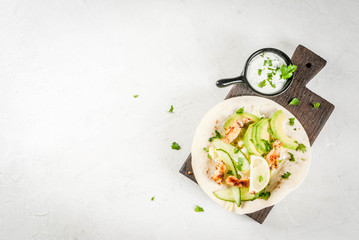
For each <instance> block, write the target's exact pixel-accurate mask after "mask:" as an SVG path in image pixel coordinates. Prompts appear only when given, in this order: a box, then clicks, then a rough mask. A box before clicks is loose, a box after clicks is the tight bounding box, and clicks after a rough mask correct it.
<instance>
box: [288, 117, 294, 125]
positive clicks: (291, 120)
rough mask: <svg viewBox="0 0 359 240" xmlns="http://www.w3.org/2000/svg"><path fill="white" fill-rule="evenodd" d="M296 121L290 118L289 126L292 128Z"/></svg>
mask: <svg viewBox="0 0 359 240" xmlns="http://www.w3.org/2000/svg"><path fill="white" fill-rule="evenodd" d="M294 120H295V118H289V125H290V126H293V125H294Z"/></svg>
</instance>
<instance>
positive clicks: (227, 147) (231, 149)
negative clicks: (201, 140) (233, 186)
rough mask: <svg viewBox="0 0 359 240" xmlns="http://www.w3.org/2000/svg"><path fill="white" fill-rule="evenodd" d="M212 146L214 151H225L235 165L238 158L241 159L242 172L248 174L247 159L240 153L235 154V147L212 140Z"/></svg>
mask: <svg viewBox="0 0 359 240" xmlns="http://www.w3.org/2000/svg"><path fill="white" fill-rule="evenodd" d="M212 144H213V145H214V147H215V148H216V149H223V150H225V151H226V152H227V153H228V154H229V155H230V156H231V158H232V159H233V160H234V161H235V162H236V163H238V158H242V160H243V165H242V172H243V173H249V171H250V166H249V160H248V158H247V157H246V156H245V155H244V154H243V153H242V152H241V151H238V152H237V153H235V152H234V150H235V149H236V147H235V146H233V145H231V144H228V143H225V142H223V141H222V140H220V139H214V140H213V142H212Z"/></svg>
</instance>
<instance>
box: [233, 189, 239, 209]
mask: <svg viewBox="0 0 359 240" xmlns="http://www.w3.org/2000/svg"><path fill="white" fill-rule="evenodd" d="M231 188H232V193H233V197H234V201H235V202H236V204H237V207H239V206H241V190H240V189H239V187H231Z"/></svg>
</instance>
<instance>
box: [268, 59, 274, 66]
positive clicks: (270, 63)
mask: <svg viewBox="0 0 359 240" xmlns="http://www.w3.org/2000/svg"><path fill="white" fill-rule="evenodd" d="M268 65H269V66H270V67H271V66H273V64H272V60H271V59H269V60H268Z"/></svg>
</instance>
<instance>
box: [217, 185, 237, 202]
mask: <svg viewBox="0 0 359 240" xmlns="http://www.w3.org/2000/svg"><path fill="white" fill-rule="evenodd" d="M213 194H214V196H216V197H217V198H218V199H221V200H223V201H227V202H234V196H233V191H232V188H227V189H223V190H218V191H215V192H213Z"/></svg>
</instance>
